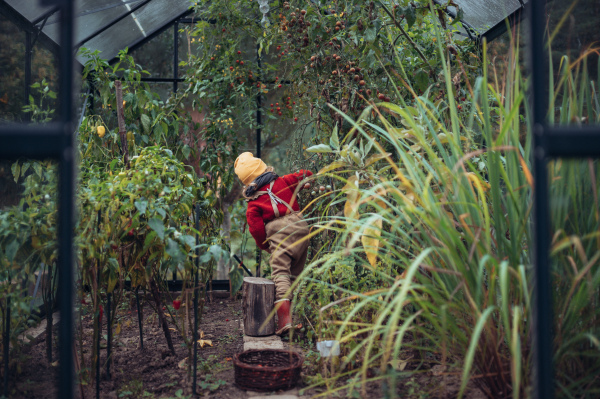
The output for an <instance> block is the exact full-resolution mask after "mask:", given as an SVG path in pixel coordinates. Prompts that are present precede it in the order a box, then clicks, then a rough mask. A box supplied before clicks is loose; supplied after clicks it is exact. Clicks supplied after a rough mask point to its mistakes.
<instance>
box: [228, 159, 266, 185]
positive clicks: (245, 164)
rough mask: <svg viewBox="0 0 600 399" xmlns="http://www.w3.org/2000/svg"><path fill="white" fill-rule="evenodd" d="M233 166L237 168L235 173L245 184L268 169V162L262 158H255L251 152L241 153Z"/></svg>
mask: <svg viewBox="0 0 600 399" xmlns="http://www.w3.org/2000/svg"><path fill="white" fill-rule="evenodd" d="M233 167H234V168H235V174H236V175H237V176H238V178H239V179H240V180H241V181H242V183H243V184H244V186H247V185H248V184H250V183H252V182H253V181H254V179H256V178H257V177H258V176H260V175H262V174H263V173H265V172H266V171H267V164H265V163H264V162H263V161H262V159H260V158H254V155H252V153H251V152H244V153H242V154H240V156H239V157H237V159H236V160H235V163H234V164H233Z"/></svg>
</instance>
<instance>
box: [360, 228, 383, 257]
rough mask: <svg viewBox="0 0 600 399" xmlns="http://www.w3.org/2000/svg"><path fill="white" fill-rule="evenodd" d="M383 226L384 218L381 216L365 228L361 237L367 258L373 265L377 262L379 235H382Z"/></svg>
mask: <svg viewBox="0 0 600 399" xmlns="http://www.w3.org/2000/svg"><path fill="white" fill-rule="evenodd" d="M382 226H383V220H382V219H381V218H377V219H375V220H374V221H373V223H372V224H371V225H370V226H369V227H367V228H366V229H365V231H364V233H363V235H362V237H361V238H360V241H361V242H362V245H363V248H364V249H365V253H366V254H367V259H368V261H369V263H370V264H371V266H373V267H375V265H376V264H377V254H378V252H379V243H380V241H379V237H381V228H382Z"/></svg>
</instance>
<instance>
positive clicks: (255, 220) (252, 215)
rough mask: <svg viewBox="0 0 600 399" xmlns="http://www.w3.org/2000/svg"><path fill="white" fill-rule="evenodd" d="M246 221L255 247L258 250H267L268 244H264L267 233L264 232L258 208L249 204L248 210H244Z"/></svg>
mask: <svg viewBox="0 0 600 399" xmlns="http://www.w3.org/2000/svg"><path fill="white" fill-rule="evenodd" d="M246 219H247V220H248V230H250V234H252V237H254V241H256V245H257V246H258V247H259V248H260V249H264V250H265V251H266V250H268V249H269V243H268V242H265V241H266V239H267V231H266V230H265V222H264V221H263V218H262V212H261V210H260V207H258V206H256V205H254V204H252V202H249V203H248V209H247V210H246Z"/></svg>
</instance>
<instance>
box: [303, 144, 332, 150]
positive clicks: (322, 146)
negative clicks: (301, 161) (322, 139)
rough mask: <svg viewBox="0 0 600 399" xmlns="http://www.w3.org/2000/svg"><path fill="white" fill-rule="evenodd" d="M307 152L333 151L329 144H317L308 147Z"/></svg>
mask: <svg viewBox="0 0 600 399" xmlns="http://www.w3.org/2000/svg"><path fill="white" fill-rule="evenodd" d="M306 152H333V150H332V149H331V147H329V146H328V145H327V144H317V145H313V146H312V147H310V148H307V149H306Z"/></svg>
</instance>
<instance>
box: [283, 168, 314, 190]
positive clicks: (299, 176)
mask: <svg viewBox="0 0 600 399" xmlns="http://www.w3.org/2000/svg"><path fill="white" fill-rule="evenodd" d="M309 176H312V172H311V171H310V170H304V169H300V170H299V171H298V172H296V173H291V174H289V175H285V176H283V177H282V179H283V181H284V182H285V184H287V185H288V186H289V187H290V189H291V190H292V191H294V190H295V189H296V186H297V185H298V183H299V182H300V181H302V180H304V179H305V178H306V177H309Z"/></svg>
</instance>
